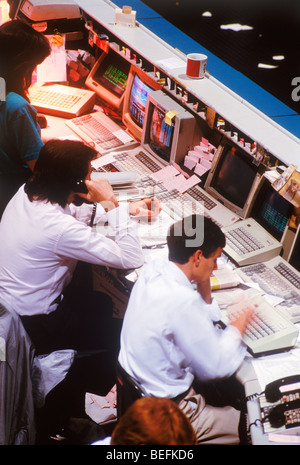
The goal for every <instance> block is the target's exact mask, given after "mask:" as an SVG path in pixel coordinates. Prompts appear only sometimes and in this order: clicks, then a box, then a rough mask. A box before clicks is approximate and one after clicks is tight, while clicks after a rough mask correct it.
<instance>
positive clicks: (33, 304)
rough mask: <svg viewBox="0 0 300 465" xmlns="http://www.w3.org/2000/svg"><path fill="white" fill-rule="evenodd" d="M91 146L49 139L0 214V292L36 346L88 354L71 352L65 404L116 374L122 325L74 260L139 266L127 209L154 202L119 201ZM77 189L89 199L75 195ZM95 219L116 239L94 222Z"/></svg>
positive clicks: (103, 386) (141, 209) (101, 389)
mask: <svg viewBox="0 0 300 465" xmlns="http://www.w3.org/2000/svg"><path fill="white" fill-rule="evenodd" d="M96 156H97V152H96V151H95V150H94V149H93V148H91V147H89V146H88V145H86V144H84V143H83V142H79V141H72V140H49V141H48V142H47V143H46V144H45V145H44V146H43V147H42V149H41V151H40V155H39V158H38V160H37V163H36V165H35V168H34V172H33V174H32V176H31V177H30V179H29V180H28V181H27V183H26V184H25V185H23V186H21V187H20V188H19V190H18V191H17V193H16V194H15V195H14V196H13V198H12V199H11V200H10V202H9V203H8V205H7V207H6V209H5V211H4V213H3V216H2V220H1V222H0V241H1V248H0V299H1V302H3V304H4V305H5V306H7V308H12V309H13V310H14V311H15V312H16V313H17V314H18V315H19V316H20V318H21V320H22V323H23V325H24V327H25V330H26V331H27V333H28V334H29V336H30V339H31V341H32V342H33V345H34V347H35V353H36V355H43V354H48V353H50V352H53V351H56V350H63V349H74V350H75V351H77V352H78V354H86V357H84V356H80V357H79V356H78V357H77V358H76V360H75V362H74V364H73V366H72V367H71V370H70V373H69V374H68V376H67V377H66V380H64V382H63V386H62V387H61V389H62V392H66V391H67V390H68V391H69V392H70V395H68V396H67V398H66V400H65V402H62V404H63V407H64V408H65V407H66V403H67V402H69V400H70V399H71V397H72V398H75V401H74V403H73V402H72V404H73V405H78V410H80V409H79V399H80V401H81V403H80V406H81V411H82V410H84V393H85V392H93V393H95V394H99V395H106V393H107V392H108V391H109V390H110V389H111V387H112V386H113V385H114V384H115V382H116V378H115V365H116V360H117V354H118V350H119V327H118V326H117V327H116V325H115V324H113V318H112V316H113V305H112V301H111V298H110V297H109V296H108V295H106V294H105V293H101V292H95V291H94V290H93V286H92V282H91V281H92V276H88V277H87V276H86V275H85V274H83V273H81V274H79V275H78V274H77V269H75V268H76V266H77V265H78V264H80V265H84V264H95V265H100V266H104V267H112V268H116V269H131V268H137V267H140V266H142V265H143V262H144V258H143V253H142V248H141V245H140V241H139V237H138V233H137V227H136V223H135V222H133V221H132V219H131V217H130V215H132V214H133V215H135V214H137V213H140V214H145V215H146V216H147V217H151V216H155V215H156V214H157V213H158V212H159V204H158V203H157V204H156V206H155V205H153V204H152V203H151V201H150V199H149V201H148V200H146V201H136V202H132V203H131V202H128V203H127V202H125V203H123V204H120V205H119V204H118V201H117V199H116V197H115V195H114V192H113V189H112V187H111V185H110V184H109V183H108V181H107V179H104V178H103V179H91V177H90V174H91V160H92V159H94V158H95V157H96ZM75 196H79V197H82V198H83V199H84V200H85V201H86V202H89V203H83V204H82V205H81V206H78V205H75V204H74V203H73V200H74V199H75ZM152 207H153V208H152ZM148 208H149V209H148ZM151 208H152V210H150V209H151ZM100 219H101V220H103V221H105V222H107V223H108V226H109V231H110V233H112V234H113V236H114V240H113V239H110V238H108V237H106V236H105V235H103V234H100V233H99V232H97V230H96V229H95V228H92V227H91V226H92V224H93V221H94V223H95V224H96V223H97V222H98V221H99V220H100ZM84 271H85V272H86V271H89V272H91V270H90V269H88V270H86V269H84ZM90 274H91V273H90ZM89 277H90V278H91V279H90V280H89V279H88V278H89ZM89 354H91V356H89ZM93 354H94V355H93ZM74 379H76V382H74ZM64 386H65V389H63V387H64ZM59 392H60V388H59ZM73 405H71V407H73ZM50 410H51V409H50ZM57 417H58V415H57Z"/></svg>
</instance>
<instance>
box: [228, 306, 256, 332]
mask: <svg viewBox="0 0 300 465" xmlns="http://www.w3.org/2000/svg"><path fill="white" fill-rule="evenodd" d="M253 312H254V308H253V307H251V306H248V307H247V308H246V309H245V311H244V312H243V313H242V314H241V315H240V316H239V317H238V318H237V319H236V320H234V321H230V325H231V326H235V327H236V328H237V329H238V330H239V332H240V333H241V335H242V336H243V335H244V334H245V331H246V329H247V326H248V324H249V323H250V321H251V319H252V315H253Z"/></svg>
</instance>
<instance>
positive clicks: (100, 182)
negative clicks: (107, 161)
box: [78, 178, 119, 211]
mask: <svg viewBox="0 0 300 465" xmlns="http://www.w3.org/2000/svg"><path fill="white" fill-rule="evenodd" d="M85 183H86V186H87V188H88V191H89V192H88V194H78V195H80V196H81V197H83V198H84V199H86V200H88V201H89V202H97V203H101V204H102V206H103V208H105V210H106V211H109V210H112V209H113V208H116V207H117V206H118V205H119V204H118V201H117V199H116V197H115V195H114V191H113V188H112V187H111V185H110V183H109V182H108V180H107V179H106V178H98V179H91V180H86V181H85Z"/></svg>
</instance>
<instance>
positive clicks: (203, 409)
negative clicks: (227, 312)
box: [119, 216, 252, 444]
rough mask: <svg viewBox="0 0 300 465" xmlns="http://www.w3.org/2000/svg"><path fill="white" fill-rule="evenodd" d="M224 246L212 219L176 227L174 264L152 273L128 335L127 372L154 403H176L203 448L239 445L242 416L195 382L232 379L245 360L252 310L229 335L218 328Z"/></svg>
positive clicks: (139, 288)
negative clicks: (214, 287) (215, 280)
mask: <svg viewBox="0 0 300 465" xmlns="http://www.w3.org/2000/svg"><path fill="white" fill-rule="evenodd" d="M224 245H225V236H224V234H223V233H222V231H221V230H220V228H219V227H218V226H217V225H216V224H215V223H213V222H212V221H211V220H210V219H207V218H204V217H201V216H192V217H188V218H186V219H185V220H184V221H182V222H178V223H176V224H175V225H173V226H172V227H171V228H170V231H169V235H168V247H169V260H162V259H159V260H154V261H151V262H150V263H149V264H148V265H146V266H144V269H143V270H142V272H141V274H140V275H139V278H138V280H137V282H136V283H135V285H134V287H133V290H132V293H131V296H130V299H129V303H128V307H127V310H126V313H125V317H124V322H123V327H122V331H121V350H120V354H119V362H120V364H121V366H122V367H123V369H125V371H126V372H127V373H128V374H129V375H131V376H132V377H133V378H135V379H137V380H138V381H139V382H140V383H141V384H142V386H143V388H144V389H145V390H146V392H148V393H149V395H152V396H157V397H168V398H171V399H175V400H176V401H177V402H178V403H179V406H180V407H181V408H182V410H183V411H184V413H185V414H186V415H187V416H188V418H189V419H190V421H191V423H192V425H193V426H194V429H195V432H196V435H197V439H198V442H199V443H200V442H201V443H216V444H238V443H239V435H238V426H239V419H240V412H239V411H238V410H236V409H234V408H233V407H231V406H224V407H222V408H220V407H213V406H211V405H208V404H206V402H205V399H204V398H203V396H202V395H200V394H199V393H196V392H195V390H194V388H193V383H194V381H195V380H198V381H199V380H200V381H202V382H207V381H210V380H220V379H223V378H229V377H230V376H232V375H233V374H234V373H235V372H236V370H237V369H238V368H239V366H240V364H241V363H242V361H243V358H244V356H245V350H246V348H245V345H244V343H243V342H242V334H243V332H244V330H245V326H246V324H247V320H248V318H249V317H250V316H251V312H252V310H251V309H250V310H249V311H247V313H246V314H245V315H244V316H242V317H240V318H239V319H238V320H236V321H235V322H232V323H231V325H229V326H227V328H226V329H225V330H221V329H220V328H218V327H217V326H216V325H215V322H217V321H219V320H220V316H221V315H220V310H219V308H218V305H217V303H216V301H215V300H214V299H212V296H211V287H210V276H211V274H212V271H213V270H214V269H216V266H217V264H216V263H217V259H218V257H220V255H221V253H222V249H223V247H224ZM195 287H196V289H197V290H196V289H195Z"/></svg>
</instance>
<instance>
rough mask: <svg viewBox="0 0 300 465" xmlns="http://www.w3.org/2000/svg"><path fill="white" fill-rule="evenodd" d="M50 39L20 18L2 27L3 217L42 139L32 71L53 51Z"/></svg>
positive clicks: (0, 205) (0, 185) (0, 193)
mask: <svg viewBox="0 0 300 465" xmlns="http://www.w3.org/2000/svg"><path fill="white" fill-rule="evenodd" d="M50 50H51V49H50V44H49V41H48V39H47V38H46V37H45V36H44V35H43V34H42V33H40V32H38V31H36V30H35V29H33V28H32V27H31V26H29V25H28V24H25V23H24V22H22V21H19V20H12V21H8V22H6V23H4V24H2V25H1V26H0V78H2V80H3V82H4V84H5V100H4V101H0V219H1V215H2V213H3V210H4V208H5V206H6V204H7V203H8V201H9V200H10V199H11V197H12V196H13V195H14V194H15V192H16V191H17V190H18V188H19V187H20V186H21V185H22V184H23V183H24V182H26V180H27V179H28V178H29V176H30V175H31V173H32V171H33V168H34V164H35V162H36V159H37V158H38V155H39V152H40V149H41V147H42V146H43V142H42V139H41V130H40V126H39V124H38V121H37V111H36V110H35V108H33V106H32V105H31V104H30V101H29V98H28V88H29V87H30V85H31V79H32V73H33V71H34V69H35V68H36V66H37V65H38V64H40V63H42V62H43V61H44V60H45V58H46V57H47V56H49V54H50Z"/></svg>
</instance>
